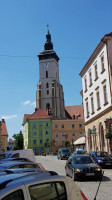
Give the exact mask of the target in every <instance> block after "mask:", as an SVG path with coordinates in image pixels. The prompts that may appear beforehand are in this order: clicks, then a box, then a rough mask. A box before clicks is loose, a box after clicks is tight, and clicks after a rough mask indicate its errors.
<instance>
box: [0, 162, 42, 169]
mask: <svg viewBox="0 0 112 200" xmlns="http://www.w3.org/2000/svg"><path fill="white" fill-rule="evenodd" d="M14 168H41V169H43V170H45V169H44V167H43V166H42V165H41V164H40V163H36V162H19V161H18V162H17V161H11V162H10V161H9V162H3V163H0V171H3V170H6V169H14Z"/></svg>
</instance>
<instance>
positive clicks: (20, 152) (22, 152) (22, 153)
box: [0, 149, 35, 161]
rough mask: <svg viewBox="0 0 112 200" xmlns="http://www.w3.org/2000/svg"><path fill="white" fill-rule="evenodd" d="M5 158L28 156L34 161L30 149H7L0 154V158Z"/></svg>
mask: <svg viewBox="0 0 112 200" xmlns="http://www.w3.org/2000/svg"><path fill="white" fill-rule="evenodd" d="M7 158H28V159H29V160H31V161H35V155H34V152H33V150H32V149H23V150H15V151H7V152H5V153H2V154H1V155H0V160H3V159H7Z"/></svg>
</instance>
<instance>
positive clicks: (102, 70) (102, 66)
mask: <svg viewBox="0 0 112 200" xmlns="http://www.w3.org/2000/svg"><path fill="white" fill-rule="evenodd" d="M104 70H105V68H104V55H103V56H101V73H103V72H104Z"/></svg>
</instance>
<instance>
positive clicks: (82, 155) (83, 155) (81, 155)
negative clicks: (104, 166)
mask: <svg viewBox="0 0 112 200" xmlns="http://www.w3.org/2000/svg"><path fill="white" fill-rule="evenodd" d="M76 157H90V158H91V156H90V155H88V154H78V155H74V154H72V155H71V156H70V157H69V158H76Z"/></svg>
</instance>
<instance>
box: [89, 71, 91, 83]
mask: <svg viewBox="0 0 112 200" xmlns="http://www.w3.org/2000/svg"><path fill="white" fill-rule="evenodd" d="M91 85H92V74H91V71H90V72H89V86H91Z"/></svg>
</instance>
